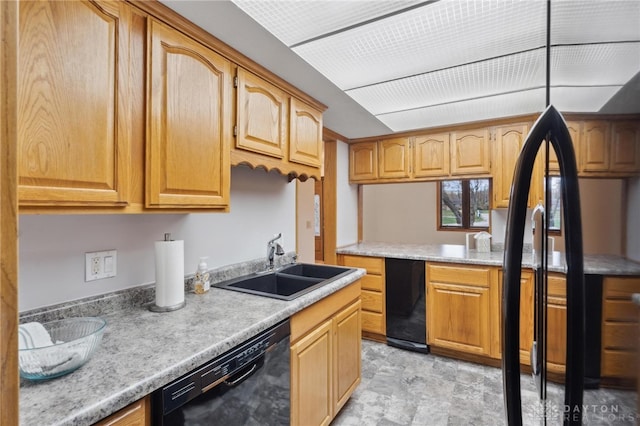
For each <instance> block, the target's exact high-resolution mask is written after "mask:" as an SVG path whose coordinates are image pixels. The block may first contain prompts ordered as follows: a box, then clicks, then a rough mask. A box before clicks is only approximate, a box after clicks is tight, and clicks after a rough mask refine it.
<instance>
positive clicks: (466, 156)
mask: <svg viewBox="0 0 640 426" xmlns="http://www.w3.org/2000/svg"><path fill="white" fill-rule="evenodd" d="M490 173H491V151H490V133H489V128H480V129H474V130H459V131H455V132H452V133H451V174H452V175H487V174H490Z"/></svg>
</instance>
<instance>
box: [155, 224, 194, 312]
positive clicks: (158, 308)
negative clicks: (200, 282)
mask: <svg viewBox="0 0 640 426" xmlns="http://www.w3.org/2000/svg"><path fill="white" fill-rule="evenodd" d="M164 241H167V242H168V241H173V240H172V239H171V234H170V233H165V234H164ZM186 304H187V301H186V300H184V299H183V300H182V301H181V302H179V303H176V304H174V305H169V306H159V305H158V304H157V303H155V302H152V303H151V304H150V305H149V310H150V311H151V312H172V311H177V310H178V309H182V308H184V307H185V306H186Z"/></svg>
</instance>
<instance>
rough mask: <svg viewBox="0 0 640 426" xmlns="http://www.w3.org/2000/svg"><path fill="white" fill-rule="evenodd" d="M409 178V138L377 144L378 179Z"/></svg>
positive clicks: (388, 140) (387, 140)
mask: <svg viewBox="0 0 640 426" xmlns="http://www.w3.org/2000/svg"><path fill="white" fill-rule="evenodd" d="M409 176H411V142H410V140H409V138H397V139H386V140H383V141H381V142H380V143H379V144H378V177H379V178H380V179H388V178H407V177H409Z"/></svg>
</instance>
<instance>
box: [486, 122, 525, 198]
mask: <svg viewBox="0 0 640 426" xmlns="http://www.w3.org/2000/svg"><path fill="white" fill-rule="evenodd" d="M528 131H529V129H528V126H527V125H526V124H518V125H513V126H503V127H498V128H497V129H496V140H495V142H494V144H493V161H494V165H495V167H493V207H494V208H496V207H509V198H510V195H511V184H512V182H513V175H514V171H515V167H516V163H517V162H518V157H519V156H520V151H522V146H523V145H524V141H525V139H526V137H527V133H528ZM532 192H533V191H530V193H532ZM529 206H531V202H530V203H529Z"/></svg>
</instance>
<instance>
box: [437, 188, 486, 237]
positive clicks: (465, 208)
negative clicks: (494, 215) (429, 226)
mask: <svg viewBox="0 0 640 426" xmlns="http://www.w3.org/2000/svg"><path fill="white" fill-rule="evenodd" d="M438 189H439V191H438V192H439V202H440V209H439V213H440V214H439V221H440V226H439V228H440V229H489V215H490V211H489V200H490V195H491V187H490V181H489V179H456V180H445V181H441V182H440V185H439V187H438Z"/></svg>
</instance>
